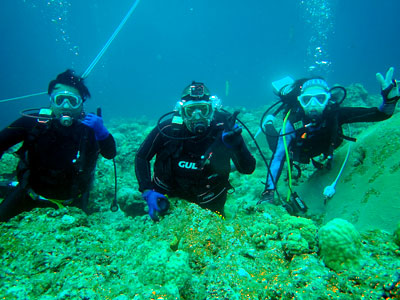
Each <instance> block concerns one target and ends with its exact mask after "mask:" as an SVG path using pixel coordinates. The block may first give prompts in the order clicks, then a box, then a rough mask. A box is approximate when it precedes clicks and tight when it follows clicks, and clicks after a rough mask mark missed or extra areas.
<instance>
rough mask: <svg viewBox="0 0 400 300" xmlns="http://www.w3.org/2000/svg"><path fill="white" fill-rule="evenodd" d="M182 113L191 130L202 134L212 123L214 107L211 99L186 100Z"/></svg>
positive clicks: (182, 106)
mask: <svg viewBox="0 0 400 300" xmlns="http://www.w3.org/2000/svg"><path fill="white" fill-rule="evenodd" d="M181 114H182V118H183V121H184V123H185V124H186V127H187V128H188V129H189V131H191V132H193V133H195V134H202V133H204V132H205V131H206V130H207V128H208V126H209V125H210V123H211V120H212V118H213V116H214V109H213V106H212V103H211V102H210V101H185V102H183V103H182V105H181Z"/></svg>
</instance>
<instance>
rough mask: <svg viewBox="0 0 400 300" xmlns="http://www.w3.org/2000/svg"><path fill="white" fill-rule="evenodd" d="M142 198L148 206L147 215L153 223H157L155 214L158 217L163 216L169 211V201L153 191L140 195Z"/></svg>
mask: <svg viewBox="0 0 400 300" xmlns="http://www.w3.org/2000/svg"><path fill="white" fill-rule="evenodd" d="M142 198H143V199H144V200H146V202H147V205H148V206H149V215H150V218H151V219H152V220H153V221H158V216H157V212H158V213H159V214H160V215H163V214H165V213H166V212H167V211H168V209H169V201H168V199H167V197H165V196H164V195H163V194H160V193H158V192H156V191H153V190H146V191H145V192H144V193H143V194H142Z"/></svg>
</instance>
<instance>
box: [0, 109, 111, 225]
mask: <svg viewBox="0 0 400 300" xmlns="http://www.w3.org/2000/svg"><path fill="white" fill-rule="evenodd" d="M19 142H23V144H22V147H21V148H20V149H19V150H18V151H17V153H18V154H19V156H20V161H19V164H18V168H17V177H18V182H19V184H18V187H17V188H16V189H15V190H14V191H13V192H12V193H11V194H10V195H8V196H7V197H6V198H5V200H4V201H3V202H2V203H1V204H0V221H7V220H8V219H10V218H11V217H13V216H15V215H17V214H19V213H21V212H23V211H29V210H31V209H33V208H34V207H47V206H50V207H57V206H56V204H54V202H51V201H48V200H43V199H42V200H40V199H41V198H42V197H43V198H46V199H54V200H59V201H60V200H63V201H60V203H62V204H67V205H72V206H77V207H80V208H82V209H83V210H85V211H86V208H87V201H88V196H89V190H90V187H91V183H92V181H93V175H94V171H95V167H96V161H97V158H98V154H99V153H101V155H102V156H104V157H105V158H107V159H111V158H113V157H114V156H115V155H116V147H115V141H114V138H113V137H112V135H111V134H110V135H109V136H108V137H107V138H106V139H105V140H103V141H96V139H95V135H94V131H93V130H92V129H91V128H89V127H87V126H85V125H83V124H82V123H80V122H74V123H73V124H72V125H71V126H70V127H65V126H62V125H61V124H60V123H59V121H58V120H51V121H49V122H48V123H45V124H44V123H39V122H38V119H35V118H28V117H21V118H19V119H18V120H16V121H15V122H13V123H12V124H11V125H10V126H8V127H6V128H5V129H3V130H2V131H1V132H0V157H1V156H2V155H3V153H4V151H6V150H7V149H9V148H10V147H11V146H13V145H15V144H17V143H19ZM38 196H40V197H41V198H40V199H38Z"/></svg>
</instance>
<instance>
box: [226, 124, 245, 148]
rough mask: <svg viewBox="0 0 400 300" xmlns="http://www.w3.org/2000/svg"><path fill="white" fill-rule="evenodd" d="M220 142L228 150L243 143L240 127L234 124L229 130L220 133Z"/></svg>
mask: <svg viewBox="0 0 400 300" xmlns="http://www.w3.org/2000/svg"><path fill="white" fill-rule="evenodd" d="M222 142H223V143H224V145H225V146H226V147H228V148H236V147H238V146H239V145H240V144H241V143H243V137H242V127H240V126H238V125H237V124H235V125H234V126H233V128H232V129H231V130H224V131H223V132H222Z"/></svg>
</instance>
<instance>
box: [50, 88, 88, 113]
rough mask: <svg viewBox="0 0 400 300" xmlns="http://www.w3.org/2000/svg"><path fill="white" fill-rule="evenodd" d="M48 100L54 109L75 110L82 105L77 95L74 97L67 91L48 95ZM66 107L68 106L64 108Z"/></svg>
mask: <svg viewBox="0 0 400 300" xmlns="http://www.w3.org/2000/svg"><path fill="white" fill-rule="evenodd" d="M50 100H51V102H52V104H53V106H55V107H59V108H61V107H64V108H67V107H68V106H69V107H71V108H72V109H76V108H78V107H79V106H81V105H82V103H83V101H82V98H81V97H80V96H79V95H76V94H74V93H72V92H69V91H60V92H57V93H54V94H51V95H50ZM65 105H68V106H65Z"/></svg>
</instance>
